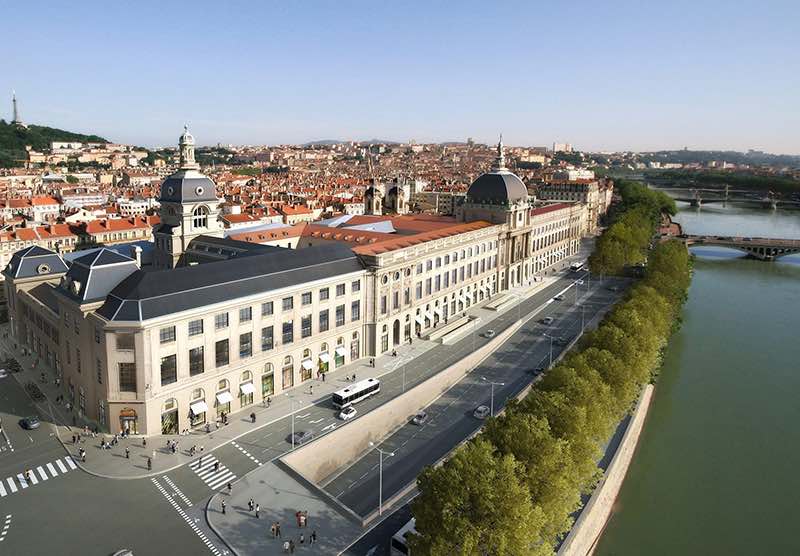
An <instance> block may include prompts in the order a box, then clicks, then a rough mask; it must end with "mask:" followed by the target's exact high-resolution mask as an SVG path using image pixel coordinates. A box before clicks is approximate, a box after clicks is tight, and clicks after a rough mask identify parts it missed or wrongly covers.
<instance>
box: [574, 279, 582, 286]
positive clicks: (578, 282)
mask: <svg viewBox="0 0 800 556" xmlns="http://www.w3.org/2000/svg"><path fill="white" fill-rule="evenodd" d="M575 283H576V284H578V285H579V286H582V285H583V280H577V281H576V282H575Z"/></svg>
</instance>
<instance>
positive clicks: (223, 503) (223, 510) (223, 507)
mask: <svg viewBox="0 0 800 556" xmlns="http://www.w3.org/2000/svg"><path fill="white" fill-rule="evenodd" d="M222 513H223V514H224V513H225V500H223V501H222Z"/></svg>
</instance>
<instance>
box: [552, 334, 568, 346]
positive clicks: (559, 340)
mask: <svg viewBox="0 0 800 556" xmlns="http://www.w3.org/2000/svg"><path fill="white" fill-rule="evenodd" d="M553 342H554V343H555V344H556V345H557V346H565V345H567V344H568V343H569V342H568V341H567V339H566V338H565V337H564V336H559V337H558V338H555V339H554V340H553Z"/></svg>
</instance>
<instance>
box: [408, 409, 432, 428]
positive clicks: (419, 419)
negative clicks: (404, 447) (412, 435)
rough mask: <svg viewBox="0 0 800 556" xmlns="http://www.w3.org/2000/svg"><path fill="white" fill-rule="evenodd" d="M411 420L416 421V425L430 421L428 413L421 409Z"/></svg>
mask: <svg viewBox="0 0 800 556" xmlns="http://www.w3.org/2000/svg"><path fill="white" fill-rule="evenodd" d="M411 422H412V423H414V424H415V425H420V426H422V425H424V424H425V423H427V422H428V414H427V413H425V412H424V411H420V412H418V413H417V414H416V415H414V417H413V418H412V419H411Z"/></svg>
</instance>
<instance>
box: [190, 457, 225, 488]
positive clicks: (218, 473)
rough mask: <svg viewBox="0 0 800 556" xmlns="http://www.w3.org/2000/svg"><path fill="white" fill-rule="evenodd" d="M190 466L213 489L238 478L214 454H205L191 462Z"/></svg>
mask: <svg viewBox="0 0 800 556" xmlns="http://www.w3.org/2000/svg"><path fill="white" fill-rule="evenodd" d="M189 468H190V469H191V470H192V471H194V472H195V474H196V475H197V476H198V477H200V479H201V480H202V481H203V482H204V483H205V484H207V485H208V486H209V488H210V489H211V490H217V489H219V488H222V487H224V486H225V485H226V484H228V483H229V482H230V481H233V480H234V479H235V478H236V475H234V474H233V472H232V471H231V470H230V469H228V468H227V467H225V466H224V465H222V462H221V461H219V460H218V459H217V458H215V457H214V456H211V455H209V456H203V457H202V458H198V459H196V460H194V461H193V462H192V463H190V464H189Z"/></svg>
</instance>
